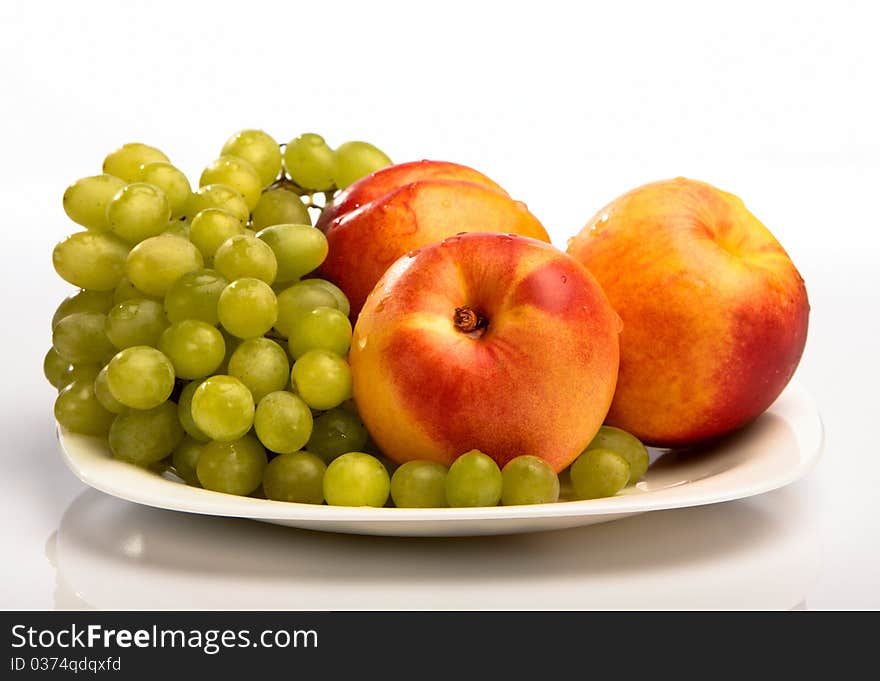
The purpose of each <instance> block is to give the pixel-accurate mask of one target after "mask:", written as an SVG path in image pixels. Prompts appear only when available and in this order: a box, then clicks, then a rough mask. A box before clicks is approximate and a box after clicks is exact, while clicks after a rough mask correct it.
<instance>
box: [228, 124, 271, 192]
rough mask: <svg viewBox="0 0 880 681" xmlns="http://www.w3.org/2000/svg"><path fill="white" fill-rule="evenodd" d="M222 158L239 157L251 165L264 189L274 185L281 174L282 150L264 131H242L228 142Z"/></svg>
mask: <svg viewBox="0 0 880 681" xmlns="http://www.w3.org/2000/svg"><path fill="white" fill-rule="evenodd" d="M220 155H221V156H238V157H239V158H243V159H244V160H245V161H247V162H248V163H250V164H251V165H252V166H253V168H254V170H256V171H257V175H259V176H260V183H261V184H262V185H263V186H264V187H268V186H269V185H270V184H272V183H273V182H274V181H275V180H276V178H277V177H278V175H279V174H280V173H281V149H279V148H278V142H276V141H275V140H274V139H272V137H271V136H270V135H268V134H267V133H265V132H263V131H262V130H241V131H239V132H237V133H235V134H234V135H233V136H232V137H230V138H229V139H228V140H226V144H224V145H223V149H221V150H220Z"/></svg>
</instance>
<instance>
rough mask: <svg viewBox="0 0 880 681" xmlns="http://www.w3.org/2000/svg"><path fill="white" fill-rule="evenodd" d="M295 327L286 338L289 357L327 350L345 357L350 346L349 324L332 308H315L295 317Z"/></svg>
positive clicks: (343, 316) (345, 318) (344, 317)
mask: <svg viewBox="0 0 880 681" xmlns="http://www.w3.org/2000/svg"><path fill="white" fill-rule="evenodd" d="M297 322H298V323H297V325H296V327H295V328H294V329H293V331H292V332H291V334H290V337H289V338H288V341H287V344H288V348H289V349H290V355H291V356H292V357H293V358H294V359H298V358H299V357H302V356H303V355H304V354H305V353H307V352H308V351H309V350H329V351H330V352H334V353H336V354H337V355H345V354H346V353H347V352H348V348H349V346H350V345H351V322H350V321H348V317H346V316H345V315H344V314H342V313H341V312H340V311H339V310H337V309H335V308H332V307H316V308H315V309H314V310H312V311H310V312H307V313H305V314H302V315H300V316H299V317H297Z"/></svg>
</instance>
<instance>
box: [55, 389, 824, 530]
mask: <svg viewBox="0 0 880 681" xmlns="http://www.w3.org/2000/svg"><path fill="white" fill-rule="evenodd" d="M784 398H787V399H789V400H794V401H795V403H796V404H798V405H799V406H800V407H801V412H800V416H801V417H804V416H808V417H809V418H810V420H811V421H812V423H811V432H809V433H804V432H802V431H797V430H796V431H795V436H796V438H797V441H798V444H799V445H802V442H801V441H802V440H803V439H804V437H806V438H807V443H808V445H809V446H807V447H806V448H804V447H803V446H800V447H799V459H798V461H797V462H796V463H795V464H793V465H792V466H791V467H790V468H787V469H785V471H784V472H783V473H780V474H778V475H776V476H773V477H770V478H767V479H765V480H762V481H759V482H756V483H753V484H751V485H749V486H748V487H742V486H733V487H731V488H730V489H728V490H715V491H712V492H705V493H703V494H695V495H692V496H686V497H681V496H679V497H674V496H673V497H671V498H668V499H664V498H663V497H662V496H659V498H658V494H654V493H652V492H639V493H632V494H627V493H623V494H618V495H615V496H613V497H604V498H601V499H587V500H578V501H560V502H555V503H551V504H533V505H521V506H486V507H472V508H393V507H383V508H374V507H364V506H361V507H346V506H328V505H326V504H325V505H317V504H301V503H296V502H284V501H272V500H268V499H259V498H254V497H240V496H235V495H229V494H224V493H221V492H214V491H211V490H206V489H202V488H198V487H192V486H189V485H185V484H184V483H180V482H175V481H173V480H169V479H168V478H165V477H162V476H159V475H156V473H154V472H151V471H148V470H145V469H141V468H138V467H136V466H133V465H131V464H128V463H125V462H121V461H115V460H113V459H112V458H110V457H108V456H97V455H93V454H88V455H83V454H81V453H71V451H70V450H71V449H74V448H73V447H70V441H69V440H68V441H67V442H66V440H67V439H69V438H87V437H88V436H82V435H76V434H72V433H68V432H67V431H66V430H65V429H64V428H63V427H61V426H60V425H59V424H57V423H56V434H57V437H58V443H59V448H60V450H61V454H62V459H63V460H64V463H65V464H66V465H67V467H68V468H69V469H70V470H71V471H72V472H73V473H74V475H76V477H77V478H78V479H79V480H81V481H82V482H83V483H85V484H86V485H88V486H89V487H92V488H94V489H97V490H99V491H101V492H104V493H105V494H109V495H111V496H115V497H117V498H120V499H123V500H126V501H130V502H133V503H138V504H141V505H145V506H150V507H153V508H160V509H165V510H172V511H183V512H187V513H197V514H201V515H214V516H221V517H224V516H225V517H237V518H250V519H253V520H263V521H286V522H291V523H292V522H308V523H310V524H311V526H312V527H314V526H315V525H320V524H322V523H326V524H327V525H328V526H329V525H331V524H333V525H336V524H339V523H357V524H361V523H394V524H396V523H401V524H404V523H427V522H447V523H448V522H462V523H464V522H469V521H492V520H498V521H504V520H526V519H549V518H556V519H563V518H576V517H591V516H603V515H629V514H638V513H645V512H649V511H659V510H667V509H674V508H688V507H693V506H705V505H708V504H715V503H723V502H726V501H733V500H735V499H744V498H748V497H751V496H756V495H759V494H765V493H767V492H770V491H773V490H775V489H779V488H780V487H784V486H786V485H789V484H791V483H792V482H794V481H796V480H798V479H800V478H801V477H803V476H804V475H806V474H807V473H808V472H809V471H810V470H811V469H812V468H813V467H814V466H815V464H816V462H817V461H818V460H819V458H820V457H821V455H822V452H823V450H824V446H825V428H824V424H823V422H822V418H821V415H820V414H819V412H818V409H817V408H816V404H815V401H814V400H813V398H812V397H811V396H810V395H809V393H808V392H807V391H806V390H805V389H804V388H803V387H802V386H801V385H800V383H799V382H797V381H792V382H790V383H789V385H788V386H787V387H786V388H785V390H784V391H783V392H782V393H781V394H780V396H779V398H777V400H776V401H775V402H774V404H773V405H771V407H770V408H769V409H768V411H771V410H772V409H773V407H774V406H776V405H778V404H779V403H780V401H781V400H783V399H784ZM747 427H748V426H747ZM90 439H93V440H95V439H98V438H90ZM117 467H119V468H117ZM123 467H124V469H125V474H123V475H122V476H119V475H114V474H113V473H114V471H115V470H120V471H121V470H122V469H123ZM129 475H137V476H143V478H144V480H145V481H146V480H149V482H148V483H147V490H150V489H153V488H155V487H156V485H162V486H164V485H174V486H175V487H176V488H177V494H175V495H173V496H170V497H168V498H166V499H162V498H157V496H156V494H152V493H148V492H147V491H145V490H142V489H140V488H135V489H132V488H131V487H130V486H126V485H125V484H120V482H119V481H118V480H117V478H118V477H122V478H127V477H128V476H129ZM665 489H669V488H665ZM665 489H660V490H657V492H658V493H660V492H663V491H665ZM318 509H320V510H318Z"/></svg>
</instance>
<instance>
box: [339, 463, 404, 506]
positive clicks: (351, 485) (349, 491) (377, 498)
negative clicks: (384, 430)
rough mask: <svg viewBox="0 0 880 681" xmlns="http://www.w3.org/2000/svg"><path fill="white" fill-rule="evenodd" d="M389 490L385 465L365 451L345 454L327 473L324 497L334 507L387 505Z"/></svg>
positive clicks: (388, 479) (389, 485)
mask: <svg viewBox="0 0 880 681" xmlns="http://www.w3.org/2000/svg"><path fill="white" fill-rule="evenodd" d="M390 491H391V478H390V477H389V476H388V471H387V470H385V466H383V465H382V464H381V462H380V461H379V460H378V459H377V458H376V457H374V456H370V455H369V454H366V453H364V452H348V453H347V454H343V455H342V456H340V457H339V458H338V459H334V460H333V462H332V463H331V464H330V465H329V466H327V471H326V472H325V473H324V498H325V499H327V503H328V504H330V505H332V506H376V507H379V506H384V505H385V502H386V501H387V500H388V494H389V492H390Z"/></svg>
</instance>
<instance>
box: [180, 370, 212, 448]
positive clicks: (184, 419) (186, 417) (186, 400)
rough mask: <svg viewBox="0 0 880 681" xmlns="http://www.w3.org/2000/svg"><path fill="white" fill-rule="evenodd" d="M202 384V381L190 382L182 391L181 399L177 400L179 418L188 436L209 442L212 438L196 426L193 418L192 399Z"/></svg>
mask: <svg viewBox="0 0 880 681" xmlns="http://www.w3.org/2000/svg"><path fill="white" fill-rule="evenodd" d="M201 384H202V382H201V381H190V382H189V383H187V384H186V385H185V386H184V387H183V390H181V391H180V397H179V398H178V399H177V418H178V419H179V420H180V425H181V426H183V429H184V430H185V431H186V434H187V435H189V436H190V437H191V438H192V439H193V440H198V441H199V442H207V441H208V440H210V439H211V438H209V437H208V436H207V435H205V434H204V433H203V432H202V429H201V428H199V427H198V426H197V425H196V422H195V420H194V419H193V417H192V398H193V395H194V394H195V392H196V389H197V388H198V387H199V386H200V385H201Z"/></svg>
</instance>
